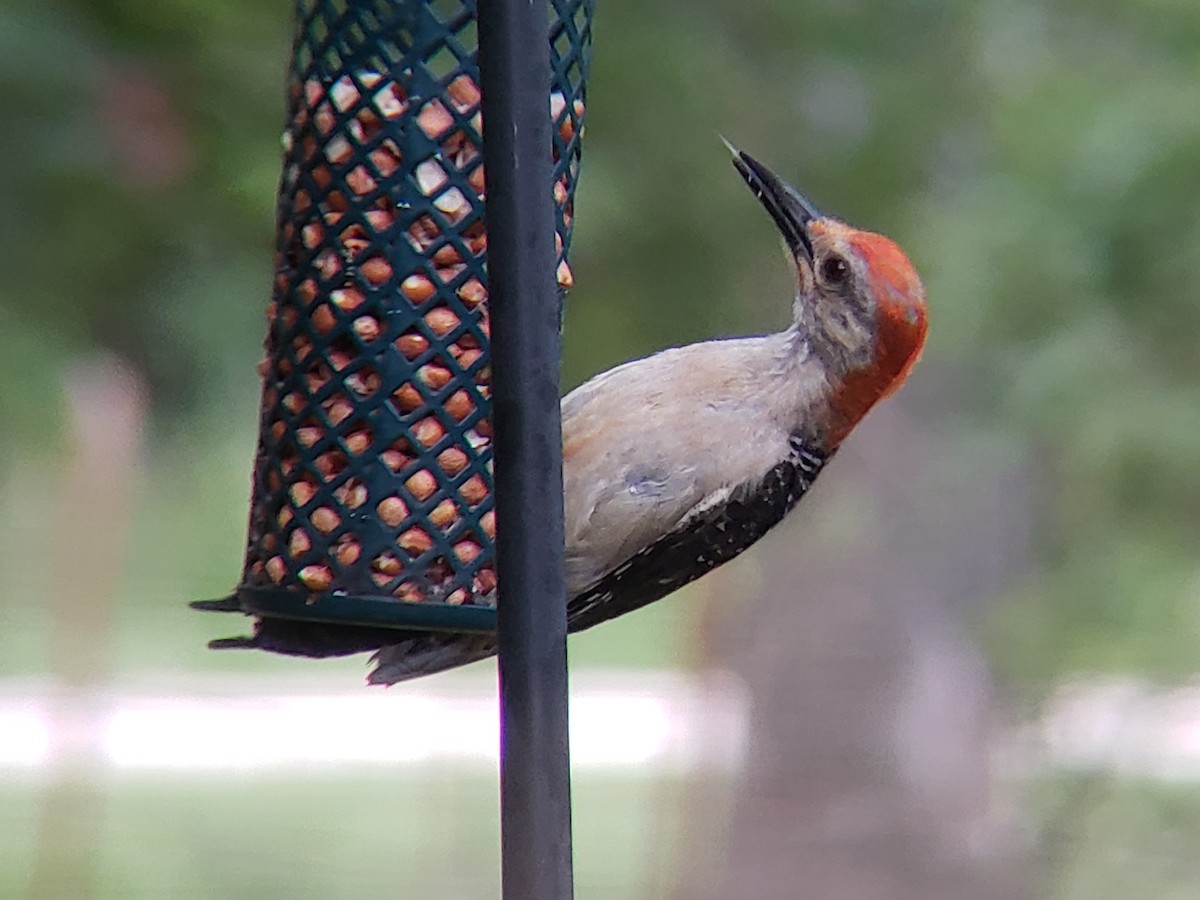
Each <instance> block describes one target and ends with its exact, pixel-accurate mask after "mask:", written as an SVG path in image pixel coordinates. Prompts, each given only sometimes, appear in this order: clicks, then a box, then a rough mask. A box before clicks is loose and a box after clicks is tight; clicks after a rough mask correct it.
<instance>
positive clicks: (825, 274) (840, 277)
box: [821, 256, 850, 284]
mask: <svg viewBox="0 0 1200 900" xmlns="http://www.w3.org/2000/svg"><path fill="white" fill-rule="evenodd" d="M849 274H850V266H849V264H848V263H847V262H846V261H845V260H844V259H842V258H841V257H840V256H828V257H826V258H825V261H824V262H822V263H821V278H822V279H823V280H824V281H825V282H826V283H827V284H841V283H842V282H843V281H845V280H846V276H847V275H849Z"/></svg>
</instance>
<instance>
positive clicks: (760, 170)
mask: <svg viewBox="0 0 1200 900" xmlns="http://www.w3.org/2000/svg"><path fill="white" fill-rule="evenodd" d="M725 146H726V147H728V148H729V152H730V153H732V154H733V167H734V168H735V169H737V170H738V173H739V174H740V175H741V176H742V177H743V178H744V179H746V184H748V185H750V190H752V191H754V196H756V197H757V198H758V199H759V201H760V202H761V203H762V205H763V206H765V207H766V209H767V212H769V213H770V214H771V218H772V219H774V220H775V226H776V227H777V228H778V229H779V232H780V234H782V235H783V239H784V241H785V242H786V243H787V245H788V249H789V250H791V251H792V253H793V255H795V256H797V257H799V256H803V257H804V258H805V259H807V260H808V261H809V262H810V263H811V262H812V258H813V248H812V238H811V237H810V236H809V233H808V225H809V223H810V222H812V221H813V220H814V219H819V218H821V214H820V213H819V212H817V210H816V208H815V207H814V206H813V205H812V204H811V203H809V202H808V200H806V199H805V198H804V195H803V194H801V193H800V192H799V191H798V190H796V189H795V188H794V187H792V186H791V185H790V184H788V183H787V182H785V181H781V180H780V179H779V178H777V177H776V176H775V174H774V173H773V172H772V171H771V170H770V169H768V168H767V167H766V166H764V165H763V164H762V163H760V162H759V161H758V160H756V159H755V158H754V157H752V156H750V155H749V154H747V153H743V152H742V151H741V150H738V149H737V148H736V147H734V146H733V145H732V144H730V143H729V142H728V141H725Z"/></svg>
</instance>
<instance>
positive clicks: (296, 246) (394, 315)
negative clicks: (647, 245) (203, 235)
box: [198, 0, 592, 655]
mask: <svg viewBox="0 0 1200 900" xmlns="http://www.w3.org/2000/svg"><path fill="white" fill-rule="evenodd" d="M550 13H551V16H550V18H551V21H550V23H549V39H550V58H551V69H552V83H551V84H549V85H547V103H548V107H549V110H550V113H551V115H552V116H553V129H552V131H553V147H552V148H551V147H547V148H546V152H547V153H550V152H552V153H553V159H554V181H553V191H554V199H555V203H556V208H557V240H556V247H557V250H558V259H557V267H558V268H557V277H558V284H559V286H560V290H561V289H565V288H567V287H569V286H570V284H571V273H570V269H569V268H568V265H567V250H568V248H569V247H570V242H571V230H572V229H571V226H572V214H573V198H574V190H575V184H576V178H577V175H578V171H579V157H580V139H581V136H582V132H583V119H584V87H585V83H586V76H587V63H588V50H589V47H590V38H591V31H590V22H591V14H592V0H550ZM295 15H296V19H295V23H296V26H295V41H294V45H293V52H292V59H291V66H290V72H289V80H288V88H287V106H288V111H287V123H286V130H285V133H284V136H283V146H284V157H283V176H282V180H281V183H280V188H279V199H278V209H277V245H276V258H275V281H274V290H273V296H272V299H271V302H270V304H269V305H268V308H267V326H268V332H267V339H266V357H265V358H264V359H263V361H262V363H261V364H260V369H259V371H260V374H261V376H262V378H263V391H262V406H261V420H260V430H259V439H258V452H257V457H256V462H255V466H254V476H253V496H252V500H251V511H250V524H249V538H248V543H247V548H246V557H245V567H244V569H243V572H242V576H241V580H240V582H239V585H238V587H237V590H236V592H235V593H234V594H233V595H232V596H231V597H230V598H227V599H226V600H224V601H216V602H213V603H207V604H198V605H200V606H201V607H203V608H207V609H219V610H229V611H234V610H236V611H241V612H245V613H250V614H253V615H255V616H257V617H259V620H260V621H259V629H258V633H257V635H256V637H255V638H254V639H239V640H233V641H227V642H215V644H216V645H226V646H229V645H240V646H263V647H265V648H267V649H274V650H281V651H284V652H295V653H312V654H314V655H323V654H324V653H328V652H351V651H353V650H356V649H365V648H366V647H368V646H372V645H376V644H378V641H377V640H376V639H375V637H374V635H375V634H376V632H375V631H374V630H375V629H386V628H406V629H412V628H418V629H440V630H452V631H489V630H492V629H494V627H495V619H496V613H495V597H496V574H495V572H496V570H495V545H494V538H495V532H496V524H495V514H494V510H493V477H492V447H491V434H492V428H491V399H490V375H491V368H490V367H491V360H490V358H489V333H490V328H489V313H488V279H487V232H486V229H485V223H484V217H483V212H484V201H485V193H486V191H485V179H484V169H483V153H482V147H483V142H482V125H481V111H480V88H479V84H480V78H479V71H478V63H477V45H478V40H477V24H476V23H477V18H476V8H475V2H474V0H297V6H296V11H295ZM298 623H302V624H298ZM273 625H278V626H279V627H277V628H273V627H272V626H273ZM356 629H357V631H356ZM355 635H357V637H355ZM360 639H361V640H360ZM360 642H361V643H362V645H363V646H361V647H360V646H357V643H360Z"/></svg>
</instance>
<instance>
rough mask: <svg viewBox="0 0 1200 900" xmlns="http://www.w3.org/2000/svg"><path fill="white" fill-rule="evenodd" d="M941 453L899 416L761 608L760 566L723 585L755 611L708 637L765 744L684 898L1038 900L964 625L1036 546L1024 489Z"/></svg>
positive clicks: (803, 531) (879, 416)
mask: <svg viewBox="0 0 1200 900" xmlns="http://www.w3.org/2000/svg"><path fill="white" fill-rule="evenodd" d="M937 451H938V446H937V444H936V442H935V441H934V440H932V439H930V438H929V437H928V435H927V433H926V432H924V431H923V430H922V427H921V423H920V422H917V421H914V420H913V419H911V418H909V417H908V416H907V415H906V414H905V411H904V407H903V404H889V405H888V406H886V407H885V408H883V409H880V410H879V411H877V412H876V413H875V414H873V415H872V417H871V421H870V422H869V423H867V424H865V425H864V427H863V429H862V431H861V432H860V433H857V434H856V435H855V438H854V440H853V441H851V442H850V444H849V445H848V446H847V448H846V449H845V450H844V451H843V452H842V453H841V454H840V455H839V457H838V459H837V460H836V461H835V462H834V463H833V464H832V465H831V467H830V469H829V471H828V472H827V473H826V474H825V475H824V476H823V478H822V479H821V482H820V483H819V486H818V488H817V489H816V491H815V493H814V496H812V497H810V498H809V499H808V500H807V501H806V503H805V505H810V506H811V508H809V509H807V510H804V511H803V512H800V513H798V514H797V515H796V516H793V517H792V518H791V519H790V520H789V522H788V523H787V524H785V525H784V526H781V528H780V529H779V531H778V532H777V533H776V534H773V535H772V536H771V537H770V538H768V539H767V540H766V541H764V544H763V545H762V547H761V550H760V552H759V554H758V557H757V558H758V564H759V571H760V572H761V582H760V583H759V584H758V585H757V588H758V590H757V591H752V592H753V593H755V594H756V596H752V597H745V598H737V597H736V595H737V593H739V592H738V588H737V585H736V584H735V583H734V579H737V578H738V576H739V575H740V576H741V577H740V580H739V582H738V583H740V584H741V585H742V586H743V590H742V591H741V593H744V592H745V590H744V588H745V585H746V579H747V573H746V571H745V570H743V571H741V572H740V573H739V572H737V571H734V572H729V571H728V570H726V573H724V574H723V577H722V580H721V581H719V582H718V583H717V585H716V590H717V591H718V592H720V593H723V594H725V595H726V596H729V597H730V600H729V602H730V603H731V604H732V605H733V606H735V607H736V609H733V610H731V611H728V612H725V611H723V612H722V617H721V620H720V622H719V623H717V624H715V627H714V628H713V629H710V630H709V632H708V633H707V635H706V641H707V643H708V644H709V646H710V647H711V648H712V654H713V655H714V656H715V657H716V658H713V659H712V660H711V662H712V664H714V665H719V666H727V667H729V668H732V669H733V670H734V671H736V672H737V673H739V674H740V675H741V676H742V677H743V678H744V680H745V682H746V685H747V687H748V689H749V692H750V696H751V700H752V713H751V727H750V744H749V748H748V758H747V762H746V768H745V772H744V775H743V777H742V779H741V781H740V783H739V784H737V785H736V786H735V788H734V792H735V793H734V796H733V798H732V820H731V821H730V822H729V823H727V826H728V827H726V828H724V829H723V831H724V834H725V837H726V844H725V859H724V861H723V863H722V862H720V861H714V862H711V863H709V864H708V865H707V866H702V867H700V868H698V869H696V870H695V871H694V872H693V874H692V875H691V876H690V877H689V875H688V874H686V873H685V874H684V875H683V883H682V884H681V889H680V890H679V891H678V893H677V894H676V896H677V897H678V898H680V900H685V898H686V900H700V898H709V900H718V898H719V900H738V898H753V900H805V898H816V900H941V898H944V900H964V898H970V900H1001V898H1004V900H1008V898H1014V897H1020V896H1023V895H1024V894H1025V893H1026V886H1025V885H1024V884H1023V879H1022V878H1021V876H1020V874H1019V871H1014V869H1013V867H1011V866H1010V865H1008V864H1009V863H1010V862H1011V858H1010V857H1011V847H1010V846H1009V843H1008V841H1007V840H1006V835H1005V831H1006V829H1005V827H1004V823H1002V822H1001V821H999V820H1000V818H1001V816H1000V815H999V814H998V812H997V808H998V807H999V806H1000V804H997V803H995V802H991V801H990V797H989V795H990V793H991V790H992V787H993V786H992V783H991V780H990V774H989V755H990V751H991V746H990V731H991V726H992V710H991V697H990V687H989V682H988V676H987V672H986V670H985V667H984V664H983V662H982V660H981V658H980V656H979V653H978V651H977V650H976V648H975V647H974V646H973V645H972V643H971V641H970V639H969V637H968V636H967V635H966V634H965V633H964V623H963V619H964V615H963V614H964V612H965V611H966V609H967V608H968V607H969V606H970V604H972V603H977V602H978V601H980V600H983V599H986V597H987V596H988V595H989V594H992V593H994V592H995V591H996V589H997V588H999V587H1000V586H1001V585H1002V584H1003V583H1004V580H1005V578H1006V577H1007V573H1008V572H1010V571H1011V569H1012V567H1013V566H1014V563H1015V562H1016V561H1017V560H1018V558H1019V557H1020V556H1021V555H1022V553H1023V547H1024V546H1025V544H1026V541H1025V531H1026V530H1027V527H1028V526H1027V517H1028V510H1027V508H1026V507H1027V503H1026V500H1025V492H1023V491H1022V490H1020V489H1019V488H1020V479H1019V477H1018V476H1017V474H1016V473H1013V475H1012V477H1011V478H1008V479H1004V478H1002V477H1000V476H996V477H992V478H988V477H986V476H984V477H982V478H981V477H980V473H979V471H978V469H979V468H980V466H979V465H978V464H977V463H976V464H975V465H974V466H973V467H972V466H970V465H967V466H963V467H961V471H960V472H959V473H958V478H957V483H956V481H955V476H954V475H950V474H947V473H946V472H945V471H943V469H942V468H940V467H939V466H938V457H937ZM972 468H974V470H975V471H974V472H972V471H971V470H972ZM991 474H992V475H995V474H996V473H991ZM969 475H973V476H974V477H969ZM1005 482H1009V483H1005ZM1013 488H1016V489H1013ZM818 523H820V524H821V527H819V528H818V527H814V526H816V525H817V524H818ZM752 576H753V573H752V572H751V574H750V577H751V578H752ZM737 600H742V602H737ZM714 605H715V604H714ZM704 815H705V811H703V810H693V811H692V812H691V815H689V819H691V820H693V821H700V820H702V819H703V817H704ZM708 841H709V842H710V843H711V835H710V837H709V838H708Z"/></svg>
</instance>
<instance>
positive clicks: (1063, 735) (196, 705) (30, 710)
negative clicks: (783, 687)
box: [0, 670, 1200, 781]
mask: <svg viewBox="0 0 1200 900" xmlns="http://www.w3.org/2000/svg"><path fill="white" fill-rule="evenodd" d="M495 691H496V685H495V678H494V675H492V674H490V673H489V672H488V671H481V672H480V673H478V674H475V673H456V674H454V675H448V676H439V677H436V678H431V679H426V680H424V681H417V682H414V683H411V684H408V685H402V686H399V687H396V688H390V689H386V690H382V689H374V688H365V687H363V688H360V687H356V686H350V685H347V683H346V679H345V678H344V673H341V672H339V673H338V674H337V676H336V677H334V678H329V677H319V678H317V677H304V678H299V679H295V678H293V679H289V680H287V681H283V680H270V679H263V678H261V677H257V676H254V677H242V678H235V677H232V676H224V677H218V676H190V677H181V676H163V677H159V678H151V677H147V678H143V679H140V680H131V681H123V682H119V683H117V684H115V685H113V686H112V687H111V688H109V689H106V690H104V691H102V692H99V693H97V694H96V695H95V696H94V697H91V698H87V699H86V700H85V701H77V700H76V701H72V699H71V698H70V697H68V696H66V695H64V694H63V693H62V692H61V691H59V690H57V689H56V688H55V686H54V685H53V683H51V682H48V681H42V680H33V679H31V680H21V679H10V680H0V780H5V779H11V778H23V777H29V776H31V775H32V776H34V777H38V776H39V775H40V774H43V773H46V772H48V771H50V770H51V769H53V767H54V766H55V765H56V764H57V763H59V762H60V761H62V760H64V759H74V760H75V761H76V764H78V763H79V762H80V761H82V764H84V765H87V766H90V767H93V768H99V769H109V770H113V771H117V772H119V771H138V770H142V771H156V770H157V771H172V770H175V771H183V770H187V771H192V772H198V771H204V770H210V771H220V772H227V771H230V770H239V769H240V770H260V771H261V770H263V769H270V768H280V769H283V768H295V767H308V768H313V767H330V768H332V767H344V766H351V765H352V766H362V765H405V766H424V767H435V766H440V765H453V766H455V767H459V768H461V767H462V766H463V765H468V766H472V765H473V766H476V767H478V768H479V769H481V770H489V769H494V768H495V766H496V761H497V745H496V732H497V721H498V714H497V705H496V698H495ZM748 722H749V708H748V703H747V698H746V695H745V692H744V691H743V690H742V688H741V686H740V685H739V683H738V682H737V680H736V679H735V678H733V677H732V676H730V675H727V674H722V673H708V674H706V675H703V676H701V675H691V674H683V673H673V672H666V671H653V670H652V671H645V672H632V671H630V672H613V671H607V670H603V671H583V672H577V673H574V674H573V676H572V697H571V757H572V763H573V766H574V769H575V771H576V773H577V774H579V775H585V776H586V775H588V774H590V773H603V772H606V771H607V772H612V773H614V774H619V775H621V776H622V777H649V776H654V777H658V776H661V775H664V774H673V773H687V772H699V771H706V772H712V773H721V772H723V773H732V772H736V771H737V770H738V769H739V767H740V765H741V762H742V760H743V757H744V752H745V747H746V741H747V726H748ZM996 750H997V757H996V761H997V763H998V765H999V767H1000V769H1001V770H1005V771H1008V772H1009V773H1010V774H1023V773H1027V772H1028V771H1030V770H1031V769H1044V768H1046V767H1052V768H1059V769H1067V770H1087V771H1101V772H1109V773H1111V774H1114V775H1125V776H1136V777H1147V778H1154V779H1163V780H1178V781H1200V686H1191V687H1176V688H1171V689H1157V688H1154V687H1153V686H1151V685H1148V684H1143V683H1140V682H1137V681H1133V680H1128V679H1089V680H1086V681H1080V682H1078V683H1075V684H1072V685H1067V686H1065V687H1064V688H1063V689H1061V690H1060V691H1059V692H1058V693H1057V694H1056V695H1055V697H1054V698H1053V699H1052V700H1051V702H1050V703H1049V704H1048V705H1047V709H1046V712H1045V713H1044V715H1043V717H1042V718H1041V719H1040V720H1038V721H1036V722H1031V723H1027V724H1024V725H1022V726H1020V727H1017V728H1015V729H1013V730H1011V731H1009V732H1007V733H1005V734H1004V735H1002V736H999V738H998V740H997V742H996Z"/></svg>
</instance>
